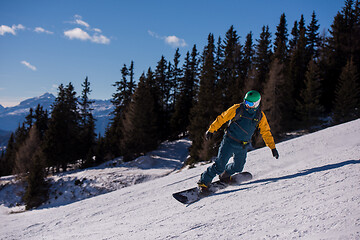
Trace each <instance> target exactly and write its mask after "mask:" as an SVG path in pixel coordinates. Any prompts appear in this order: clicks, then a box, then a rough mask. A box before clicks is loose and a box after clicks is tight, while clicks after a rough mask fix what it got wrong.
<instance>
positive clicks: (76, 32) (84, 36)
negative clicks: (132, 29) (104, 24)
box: [64, 15, 110, 44]
mask: <svg viewBox="0 0 360 240" xmlns="http://www.w3.org/2000/svg"><path fill="white" fill-rule="evenodd" d="M74 18H75V20H74V21H72V22H70V23H71V24H78V25H81V26H82V27H85V28H86V30H83V29H82V28H80V27H77V28H74V29H71V30H68V31H64V35H65V36H66V37H67V38H69V39H71V40H72V39H78V40H82V41H91V42H93V43H99V44H110V39H109V38H108V37H106V36H104V35H102V34H100V33H101V32H102V31H101V29H99V28H90V24H88V23H87V22H85V21H83V20H82V16H80V15H75V16H74Z"/></svg>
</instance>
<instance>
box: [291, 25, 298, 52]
mask: <svg viewBox="0 0 360 240" xmlns="http://www.w3.org/2000/svg"><path fill="white" fill-rule="evenodd" d="M299 35H300V32H299V28H298V22H297V21H295V22H294V26H293V28H292V30H291V36H292V38H291V39H290V41H289V51H290V52H292V51H293V49H294V48H295V47H296V45H297V42H298V40H299Z"/></svg>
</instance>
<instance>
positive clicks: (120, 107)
mask: <svg viewBox="0 0 360 240" xmlns="http://www.w3.org/2000/svg"><path fill="white" fill-rule="evenodd" d="M128 76H130V80H129V81H128ZM113 86H114V87H116V92H115V93H114V94H113V95H112V99H111V102H112V104H113V105H114V111H113V112H112V115H113V117H112V119H111V121H110V125H109V127H108V129H107V130H106V133H105V149H106V152H107V153H106V156H107V157H106V158H107V159H111V158H114V157H116V156H120V155H121V144H120V142H121V139H122V135H121V134H122V128H123V126H122V125H121V124H122V122H123V113H124V112H125V110H126V108H127V107H128V105H129V104H130V102H131V96H132V94H133V92H134V89H135V82H134V63H133V61H131V64H130V68H129V69H128V68H127V66H126V64H124V66H123V67H122V68H121V80H120V81H116V82H115V84H113Z"/></svg>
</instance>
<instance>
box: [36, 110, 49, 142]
mask: <svg viewBox="0 0 360 240" xmlns="http://www.w3.org/2000/svg"><path fill="white" fill-rule="evenodd" d="M48 122H49V116H48V112H47V110H44V109H43V107H42V106H41V105H40V104H38V105H37V107H36V109H35V115H34V124H35V125H36V128H37V130H38V132H39V138H40V140H43V137H44V135H45V132H46V130H47V129H48Z"/></svg>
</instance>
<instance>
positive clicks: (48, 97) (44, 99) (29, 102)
mask: <svg viewBox="0 0 360 240" xmlns="http://www.w3.org/2000/svg"><path fill="white" fill-rule="evenodd" d="M54 100H55V96H54V95H53V94H51V93H45V94H43V95H41V96H39V97H34V98H29V99H26V100H24V101H22V102H20V104H19V105H18V106H21V107H24V106H29V107H34V105H35V107H36V106H37V105H38V104H41V105H42V103H43V104H46V105H47V104H48V103H50V102H51V103H52V102H53V101H54Z"/></svg>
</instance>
